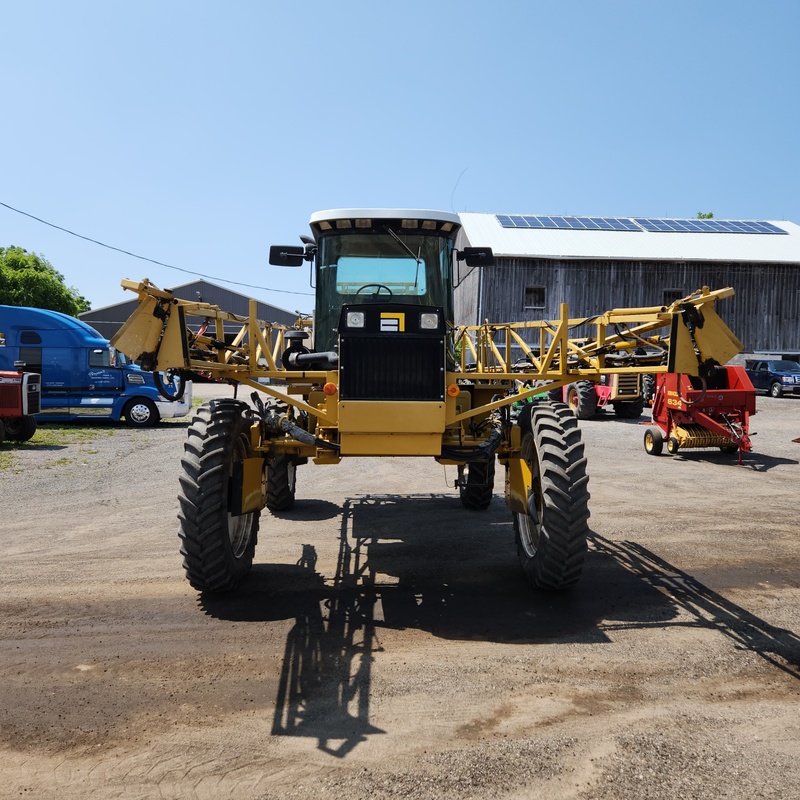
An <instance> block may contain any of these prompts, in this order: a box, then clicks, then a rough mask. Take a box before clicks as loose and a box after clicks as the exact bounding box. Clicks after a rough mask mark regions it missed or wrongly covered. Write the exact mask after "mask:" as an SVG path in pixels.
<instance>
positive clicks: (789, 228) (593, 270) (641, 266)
mask: <svg viewBox="0 0 800 800" xmlns="http://www.w3.org/2000/svg"><path fill="white" fill-rule="evenodd" d="M459 216H460V218H461V221H462V224H463V228H462V231H461V233H460V239H459V242H458V246H459V247H463V246H489V247H491V248H492V249H493V250H494V255H495V266H494V267H484V268H475V269H470V268H468V267H465V266H464V265H463V262H462V263H459V266H458V274H457V276H456V279H457V287H456V293H455V294H456V298H455V312H456V322H457V323H458V324H462V325H474V324H479V323H482V322H484V321H485V320H488V321H489V322H516V321H522V320H533V319H556V318H557V317H558V316H559V312H560V305H561V303H568V305H569V313H570V316H571V317H582V316H588V315H592V314H597V313H600V312H602V311H605V310H607V309H611V308H624V307H632V306H658V305H668V304H669V303H671V302H672V301H673V300H675V299H677V298H679V297H683V296H685V295H686V294H688V293H690V292H692V291H694V290H695V289H699V288H700V287H702V286H709V287H710V288H712V289H719V288H722V287H724V286H733V288H734V289H735V290H736V296H735V297H734V298H732V299H731V300H726V301H725V302H723V303H720V304H719V307H718V311H719V313H720V316H722V317H723V318H724V319H725V321H726V322H727V323H728V324H729V325H730V327H731V328H732V329H733V331H734V332H735V333H736V335H737V336H738V337H739V338H740V339H741V340H742V341H743V342H744V345H745V349H746V350H747V351H751V352H758V351H769V352H797V351H800V226H798V225H796V224H795V223H793V222H785V221H774V222H772V221H770V222H766V221H750V220H748V221H742V220H715V219H712V220H673V219H650V218H619V217H615V218H610V217H553V216H533V215H504V214H478V213H462V214H460V215H459Z"/></svg>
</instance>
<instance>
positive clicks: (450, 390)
mask: <svg viewBox="0 0 800 800" xmlns="http://www.w3.org/2000/svg"><path fill="white" fill-rule="evenodd" d="M460 392H461V389H459V388H458V384H457V383H451V384H450V385H449V386H448V387H447V396H448V397H458V395H459V393H460Z"/></svg>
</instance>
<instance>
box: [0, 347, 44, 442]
mask: <svg viewBox="0 0 800 800" xmlns="http://www.w3.org/2000/svg"><path fill="white" fill-rule="evenodd" d="M15 366H17V365H16V362H15ZM41 396H42V379H41V376H40V375H38V374H37V373H35V372H23V370H22V365H19V366H18V367H17V371H16V372H11V371H0V442H2V441H3V439H11V440H12V441H17V442H27V441H28V439H30V438H31V437H32V436H33V434H34V433H36V417H35V416H34V414H38V413H39V410H40V408H41Z"/></svg>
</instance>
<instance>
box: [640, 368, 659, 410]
mask: <svg viewBox="0 0 800 800" xmlns="http://www.w3.org/2000/svg"><path fill="white" fill-rule="evenodd" d="M655 396H656V376H655V375H652V374H650V373H647V374H645V375H642V400H644V402H645V405H649V404H650V403H652V402H653V398H654V397H655Z"/></svg>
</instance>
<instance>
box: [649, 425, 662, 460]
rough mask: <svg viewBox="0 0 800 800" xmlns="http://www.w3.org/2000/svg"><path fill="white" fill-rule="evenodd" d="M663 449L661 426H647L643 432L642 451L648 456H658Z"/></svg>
mask: <svg viewBox="0 0 800 800" xmlns="http://www.w3.org/2000/svg"><path fill="white" fill-rule="evenodd" d="M663 450H664V434H663V433H662V432H661V428H648V429H647V430H646V431H645V432H644V451H645V453H647V454H648V455H650V456H660V455H661V453H662V452H663Z"/></svg>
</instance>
